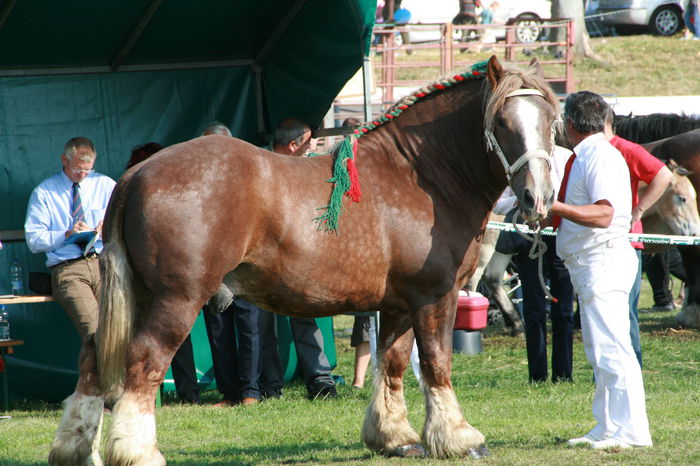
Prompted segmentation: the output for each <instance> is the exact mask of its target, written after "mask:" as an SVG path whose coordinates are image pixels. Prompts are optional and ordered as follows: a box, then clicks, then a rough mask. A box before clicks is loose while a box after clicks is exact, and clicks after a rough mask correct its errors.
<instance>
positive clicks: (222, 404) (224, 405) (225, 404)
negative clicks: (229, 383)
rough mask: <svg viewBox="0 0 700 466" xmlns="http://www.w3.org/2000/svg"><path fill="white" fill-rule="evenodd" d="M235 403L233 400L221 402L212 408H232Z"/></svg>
mask: <svg viewBox="0 0 700 466" xmlns="http://www.w3.org/2000/svg"><path fill="white" fill-rule="evenodd" d="M234 404H235V403H234V402H233V401H231V400H221V401H219V402H218V403H214V404H213V405H212V406H213V407H215V408H230V407H231V406H233V405H234Z"/></svg>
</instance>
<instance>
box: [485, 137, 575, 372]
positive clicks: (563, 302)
mask: <svg viewBox="0 0 700 466" xmlns="http://www.w3.org/2000/svg"><path fill="white" fill-rule="evenodd" d="M570 155H571V151H570V150H568V149H565V148H563V147H559V146H555V149H554V154H553V157H552V158H553V162H554V163H553V164H552V171H551V176H552V185H553V186H555V187H558V186H559V185H560V184H561V179H562V177H563V175H564V168H565V165H566V161H567V160H568V158H569V157H570ZM516 203H517V197H516V196H515V194H514V193H513V191H512V190H511V189H510V188H506V191H504V194H503V195H502V196H501V198H500V199H499V200H498V202H497V204H496V206H495V207H494V210H493V211H494V213H497V214H502V213H506V212H508V211H510V210H511V209H512V207H513V206H514V205H515V204H516ZM501 234H503V233H501ZM511 234H517V233H511ZM542 240H543V241H544V243H545V245H546V246H547V250H546V251H545V253H544V256H543V257H542V268H543V274H544V275H545V277H547V278H548V279H549V287H550V288H549V291H550V293H551V295H552V296H553V297H554V298H555V299H556V300H555V301H552V302H550V303H548V302H547V296H546V295H545V292H544V290H543V289H542V284H541V283H540V278H539V261H538V259H536V258H535V259H533V258H530V257H529V252H530V247H531V246H532V243H530V242H522V241H519V242H518V244H521V246H520V247H519V251H518V253H517V254H516V255H515V256H513V260H514V262H515V264H516V266H517V267H518V276H519V277H520V281H521V284H522V292H523V317H524V321H525V348H526V351H527V367H528V378H529V381H530V382H531V383H532V382H546V381H547V378H548V371H547V364H548V363H547V318H548V317H549V319H551V322H552V325H551V327H552V355H551V361H552V382H554V383H556V382H563V381H566V382H571V381H572V380H573V375H572V373H573V345H574V288H573V286H572V285H571V278H570V277H569V272H568V271H567V270H566V267H565V266H564V263H563V262H562V260H561V259H560V258H559V256H557V253H556V243H555V237H554V236H546V235H544V236H542ZM523 243H524V244H523ZM548 308H549V309H548ZM548 310H549V312H548Z"/></svg>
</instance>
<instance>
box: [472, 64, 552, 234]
mask: <svg viewBox="0 0 700 466" xmlns="http://www.w3.org/2000/svg"><path fill="white" fill-rule="evenodd" d="M486 77H487V78H488V83H489V84H490V87H491V92H490V94H489V96H488V101H487V103H486V111H485V118H484V132H485V136H486V145H487V149H489V150H490V151H491V152H493V153H495V154H496V155H498V157H499V158H500V160H501V163H502V164H503V167H504V169H505V172H506V177H507V178H508V183H509V184H510V186H511V188H513V191H514V192H515V194H516V195H517V196H518V203H519V208H520V212H521V214H522V215H523V217H524V218H526V219H527V220H541V219H543V218H545V217H546V216H547V212H548V211H549V208H550V207H551V206H552V203H553V202H554V189H553V188H552V182H551V179H550V173H549V172H550V165H551V154H552V151H553V149H554V140H553V139H554V133H553V128H554V124H555V120H556V114H557V111H556V109H557V106H558V101H557V98H556V96H555V95H554V93H553V92H552V90H551V88H550V87H549V84H547V82H546V81H545V80H544V78H543V77H542V70H541V67H540V66H539V64H538V63H537V59H533V60H532V61H531V62H530V66H529V68H528V69H527V70H524V71H518V70H504V69H503V68H502V67H501V64H500V63H499V62H498V59H496V57H495V56H493V57H491V59H490V60H489V62H488V66H487V72H486Z"/></svg>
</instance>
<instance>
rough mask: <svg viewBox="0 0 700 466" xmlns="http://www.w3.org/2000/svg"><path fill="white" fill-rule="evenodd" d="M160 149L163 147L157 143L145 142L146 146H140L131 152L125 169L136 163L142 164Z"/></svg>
mask: <svg viewBox="0 0 700 466" xmlns="http://www.w3.org/2000/svg"><path fill="white" fill-rule="evenodd" d="M162 148H163V146H161V145H160V144H158V143H157V142H147V143H146V144H141V145H140V146H136V147H134V148H133V149H132V150H131V157H130V158H129V162H128V163H127V164H126V168H127V169H128V168H131V167H133V166H134V165H136V164H137V163H141V162H143V161H144V160H146V159H147V158H149V157H150V156H151V155H153V154H155V153H156V152H158V151H159V150H161V149H162Z"/></svg>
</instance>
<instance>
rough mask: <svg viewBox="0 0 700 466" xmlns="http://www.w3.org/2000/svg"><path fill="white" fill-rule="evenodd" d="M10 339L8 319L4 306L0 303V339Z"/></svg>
mask: <svg viewBox="0 0 700 466" xmlns="http://www.w3.org/2000/svg"><path fill="white" fill-rule="evenodd" d="M9 339H10V321H9V320H8V315H7V311H6V310H5V306H2V305H0V341H5V340H9Z"/></svg>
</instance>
